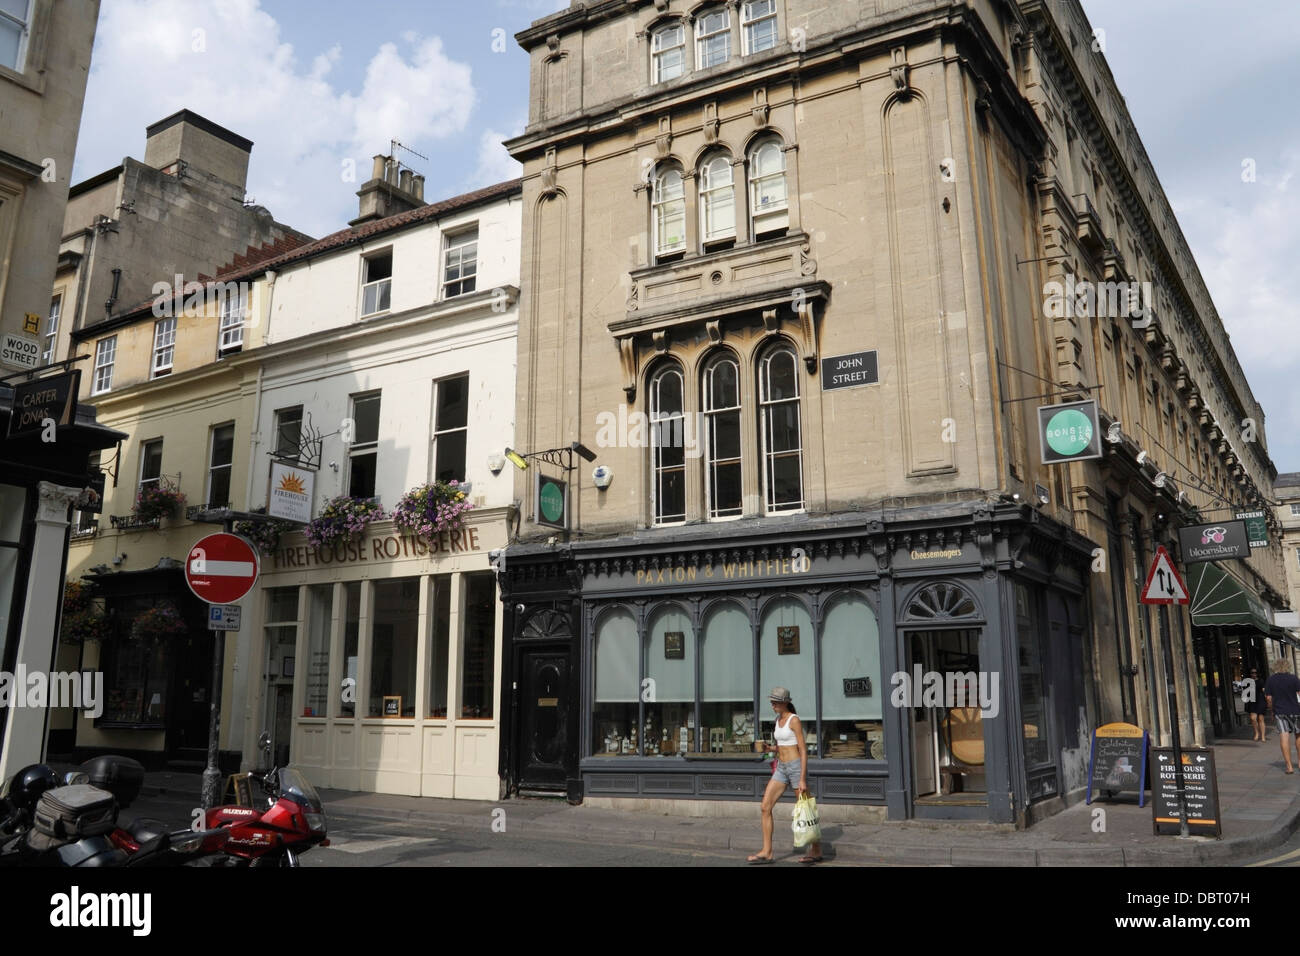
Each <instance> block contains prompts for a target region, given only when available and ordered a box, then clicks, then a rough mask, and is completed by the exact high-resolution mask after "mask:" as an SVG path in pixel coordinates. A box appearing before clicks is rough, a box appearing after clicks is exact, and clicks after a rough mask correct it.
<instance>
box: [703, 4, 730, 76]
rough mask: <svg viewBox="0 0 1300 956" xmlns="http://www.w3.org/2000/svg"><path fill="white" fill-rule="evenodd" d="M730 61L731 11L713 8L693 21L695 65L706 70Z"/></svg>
mask: <svg viewBox="0 0 1300 956" xmlns="http://www.w3.org/2000/svg"><path fill="white" fill-rule="evenodd" d="M729 59H731V11H730V10H728V9H727V8H726V7H714V8H713V9H711V10H708V11H706V12H704V13H702V14H700V16H699V18H698V19H696V21H695V64H696V66H697V67H698V68H699V69H701V70H707V69H708V68H709V67H711V66H717V65H718V64H719V63H726V62H727V61H728V60H729Z"/></svg>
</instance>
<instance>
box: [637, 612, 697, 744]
mask: <svg viewBox="0 0 1300 956" xmlns="http://www.w3.org/2000/svg"><path fill="white" fill-rule="evenodd" d="M643 673H644V674H645V677H644V678H643V679H642V684H641V687H642V690H643V693H642V695H641V696H642V699H643V700H644V701H645V707H644V710H643V715H642V720H643V722H644V723H643V726H642V730H641V738H642V740H643V742H644V743H643V752H644V754H645V755H646V756H648V757H653V756H672V755H674V754H677V753H684V752H686V750H687V749H689V747H690V744H691V736H692V731H693V725H694V723H695V721H694V719H693V718H694V712H695V632H694V630H693V629H692V628H691V619H690V616H689V615H688V614H687V613H686V612H685V611H684V610H683V609H682V608H680V607H678V606H677V605H674V604H669V605H665V606H664V607H662V608H660V609H659V611H657V612H656V613H655V615H654V617H653V618H652V619H651V621H650V628H649V631H648V633H647V634H646V641H645V664H644V671H643Z"/></svg>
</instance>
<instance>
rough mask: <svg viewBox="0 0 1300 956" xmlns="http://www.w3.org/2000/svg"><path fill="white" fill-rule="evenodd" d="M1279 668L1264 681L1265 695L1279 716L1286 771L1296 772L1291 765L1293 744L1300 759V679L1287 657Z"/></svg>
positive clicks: (1278, 727) (1279, 733)
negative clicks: (1292, 669) (1298, 735)
mask: <svg viewBox="0 0 1300 956" xmlns="http://www.w3.org/2000/svg"><path fill="white" fill-rule="evenodd" d="M1275 666H1276V667H1277V670H1276V671H1274V672H1273V673H1272V674H1270V675H1269V678H1268V680H1266V681H1265V682H1264V697H1265V698H1266V699H1267V700H1268V709H1269V710H1270V711H1272V712H1273V716H1274V717H1275V718H1277V735H1278V737H1279V738H1280V739H1281V741H1282V759H1283V760H1285V761H1286V772H1287V773H1295V767H1293V766H1292V765H1291V746H1292V744H1293V743H1294V744H1295V746H1296V758H1297V760H1300V741H1298V740H1297V739H1296V734H1297V732H1300V679H1297V678H1296V676H1295V675H1294V674H1292V673H1291V664H1290V662H1289V661H1287V660H1286V659H1285V658H1284V659H1282V660H1279V661H1278V662H1277V664H1276V665H1275Z"/></svg>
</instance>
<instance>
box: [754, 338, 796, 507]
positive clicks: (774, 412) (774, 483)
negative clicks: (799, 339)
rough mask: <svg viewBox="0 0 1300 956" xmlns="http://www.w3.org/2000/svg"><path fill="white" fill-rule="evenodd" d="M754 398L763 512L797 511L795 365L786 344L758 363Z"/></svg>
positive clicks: (792, 351) (793, 357)
mask: <svg viewBox="0 0 1300 956" xmlns="http://www.w3.org/2000/svg"><path fill="white" fill-rule="evenodd" d="M758 399H759V408H760V414H761V419H762V420H761V423H760V431H761V434H760V439H761V445H762V456H763V459H762V461H763V500H764V504H765V507H766V509H767V513H768V514H774V513H776V512H781V511H799V510H801V509H802V508H803V437H802V436H803V431H802V428H801V427H800V420H799V365H798V362H797V361H796V359H795V355H794V350H793V349H791V348H790V347H789V346H784V345H783V346H780V347H779V348H776V349H773V350H772V351H771V352H768V353H767V355H766V356H765V357H764V358H763V361H762V362H761V363H760V364H759V370H758Z"/></svg>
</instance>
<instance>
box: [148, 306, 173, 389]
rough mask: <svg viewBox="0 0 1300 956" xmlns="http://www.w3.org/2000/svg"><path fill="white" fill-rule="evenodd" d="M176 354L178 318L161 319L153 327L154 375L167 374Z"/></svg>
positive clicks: (155, 376)
mask: <svg viewBox="0 0 1300 956" xmlns="http://www.w3.org/2000/svg"><path fill="white" fill-rule="evenodd" d="M175 354H176V318H175V316H173V317H172V318H169V319H159V320H158V321H157V322H155V323H154V327H153V376H154V378H157V377H159V376H160V375H167V374H169V373H170V372H171V370H172V360H173V359H174V358H175Z"/></svg>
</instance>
